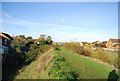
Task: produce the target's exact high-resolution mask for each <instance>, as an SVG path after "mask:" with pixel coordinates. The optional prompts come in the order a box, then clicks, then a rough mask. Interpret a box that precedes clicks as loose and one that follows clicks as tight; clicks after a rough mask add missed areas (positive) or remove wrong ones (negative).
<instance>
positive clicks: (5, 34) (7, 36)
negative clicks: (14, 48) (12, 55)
mask: <svg viewBox="0 0 120 81" xmlns="http://www.w3.org/2000/svg"><path fill="white" fill-rule="evenodd" d="M0 36H2V37H4V38H6V39H8V40H13V38H12V37H11V36H10V35H9V34H7V33H0Z"/></svg>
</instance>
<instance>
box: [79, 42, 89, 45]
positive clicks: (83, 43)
mask: <svg viewBox="0 0 120 81" xmlns="http://www.w3.org/2000/svg"><path fill="white" fill-rule="evenodd" d="M79 44H80V46H85V45H89V43H88V42H80V43H79Z"/></svg>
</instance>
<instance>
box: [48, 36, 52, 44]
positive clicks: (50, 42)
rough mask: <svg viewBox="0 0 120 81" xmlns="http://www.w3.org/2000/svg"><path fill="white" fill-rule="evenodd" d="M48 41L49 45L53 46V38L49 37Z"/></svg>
mask: <svg viewBox="0 0 120 81" xmlns="http://www.w3.org/2000/svg"><path fill="white" fill-rule="evenodd" d="M47 41H48V42H49V44H52V42H53V41H52V37H51V36H48V37H47Z"/></svg>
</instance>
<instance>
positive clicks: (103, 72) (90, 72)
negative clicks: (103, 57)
mask: <svg viewBox="0 0 120 81" xmlns="http://www.w3.org/2000/svg"><path fill="white" fill-rule="evenodd" d="M61 56H63V57H65V58H66V60H67V62H68V63H69V65H70V67H71V68H72V69H74V71H75V72H76V73H77V74H79V78H80V79H107V78H108V75H109V73H110V72H111V71H112V70H113V68H111V67H108V66H107V65H104V64H100V63H98V62H95V61H93V60H90V59H88V58H85V57H84V56H82V55H78V54H76V53H73V52H71V51H68V50H65V49H61Z"/></svg>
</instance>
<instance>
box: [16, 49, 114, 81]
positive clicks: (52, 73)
mask: <svg viewBox="0 0 120 81" xmlns="http://www.w3.org/2000/svg"><path fill="white" fill-rule="evenodd" d="M113 70H114V69H113V68H111V67H109V66H107V65H104V64H101V63H98V62H95V61H93V60H90V59H88V58H85V57H84V56H82V55H78V54H76V53H73V52H71V51H68V50H65V49H63V48H57V49H55V50H53V51H51V52H49V53H46V54H43V55H41V56H40V58H38V59H37V60H36V61H34V62H33V63H31V64H30V65H29V66H27V67H26V68H25V69H24V70H23V72H20V74H18V75H17V76H16V77H15V78H16V79H18V78H19V79H31V78H33V79H108V75H109V73H110V72H111V71H113ZM109 78H111V77H109Z"/></svg>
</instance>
